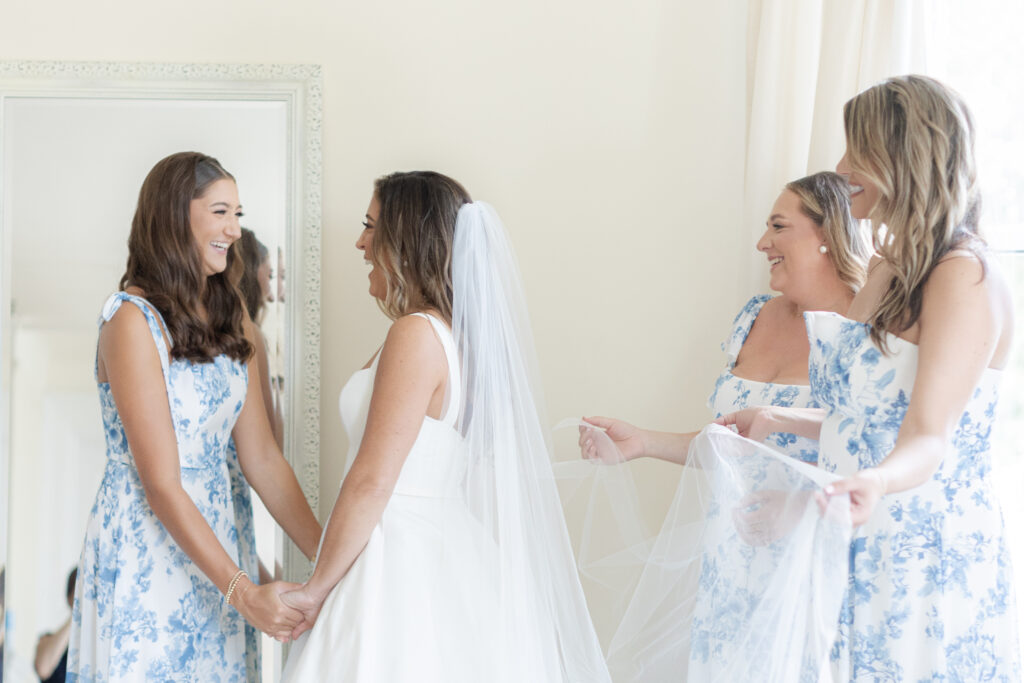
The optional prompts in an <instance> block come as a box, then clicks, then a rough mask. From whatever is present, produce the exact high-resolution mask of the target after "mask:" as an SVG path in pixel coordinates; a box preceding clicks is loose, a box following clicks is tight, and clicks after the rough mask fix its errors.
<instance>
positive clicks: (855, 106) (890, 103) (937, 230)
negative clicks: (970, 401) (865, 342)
mask: <svg viewBox="0 0 1024 683" xmlns="http://www.w3.org/2000/svg"><path fill="white" fill-rule="evenodd" d="M843 121H844V125H845V128H846V150H847V161H848V163H849V165H850V170H851V171H852V172H853V173H857V174H859V175H861V176H863V177H864V178H866V179H867V180H868V181H869V182H871V183H872V184H874V185H875V186H876V187H877V188H878V191H879V197H878V201H877V203H876V204H875V206H874V207H873V208H872V209H871V212H870V215H869V218H870V219H871V222H872V229H873V231H874V236H875V243H876V247H877V250H878V253H879V255H880V256H881V257H882V258H884V259H885V260H886V261H888V262H889V263H890V264H892V266H893V267H894V271H895V274H894V275H893V278H892V281H891V282H890V283H889V287H888V289H887V290H886V291H885V293H884V294H883V295H882V298H881V300H880V301H879V302H878V305H877V307H876V308H875V311H874V312H873V313H872V314H871V316H870V317H869V318H868V323H869V324H870V325H871V338H872V340H873V341H874V342H875V344H877V345H878V346H880V347H881V348H883V349H885V348H886V344H885V334H886V333H894V334H895V333H898V332H901V331H903V330H906V329H907V328H909V327H910V326H911V325H913V324H914V323H915V322H917V319H918V318H919V317H920V315H921V298H922V294H923V290H924V285H925V283H926V282H927V281H928V276H929V275H930V274H931V272H932V269H933V268H934V267H935V266H936V265H937V264H938V263H939V261H940V260H941V259H942V258H943V257H944V256H945V255H946V254H948V253H949V252H950V251H952V250H953V249H958V248H967V249H970V250H971V251H973V252H974V253H975V254H976V255H977V256H978V258H979V259H981V260H982V264H984V260H983V255H982V253H981V249H982V247H983V244H984V243H983V242H982V240H981V238H980V237H979V235H978V230H977V228H978V225H977V224H978V210H979V207H980V195H979V191H978V186H977V171H976V168H975V163H974V122H973V120H972V118H971V114H970V111H968V109H967V105H966V104H965V103H964V101H963V99H962V98H961V97H960V95H959V94H957V93H956V92H954V91H953V90H951V89H950V88H948V87H946V86H944V85H943V84H941V83H939V82H938V81H936V80H934V79H932V78H927V77H925V76H898V77H895V78H890V79H889V80H887V81H885V82H884V83H880V84H879V85H876V86H873V87H871V88H868V89H867V90H865V91H864V92H862V93H860V94H859V95H857V96H856V97H854V98H853V99H851V100H850V101H849V102H847V103H846V105H845V106H844V107H843Z"/></svg>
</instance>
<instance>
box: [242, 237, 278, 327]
mask: <svg viewBox="0 0 1024 683" xmlns="http://www.w3.org/2000/svg"><path fill="white" fill-rule="evenodd" d="M235 248H236V249H237V250H238V252H237V253H238V258H239V260H240V261H241V262H242V279H241V280H239V281H238V291H240V292H241V293H242V301H244V302H245V309H246V310H247V311H248V312H249V318H251V319H252V321H253V322H255V323H259V322H260V317H261V314H262V313H263V306H264V305H265V304H266V299H265V298H264V294H263V287H262V286H261V285H260V279H259V275H257V273H258V272H259V269H260V266H262V265H263V263H264V262H265V261H266V260H267V256H268V255H269V253H270V252H268V251H267V247H266V245H265V244H263V242H260V241H259V238H257V237H256V233H254V232H253V231H252V230H250V229H249V228H242V236H241V237H239V238H238V241H237V242H235Z"/></svg>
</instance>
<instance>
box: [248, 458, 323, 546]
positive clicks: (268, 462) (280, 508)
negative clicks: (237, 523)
mask: <svg viewBox="0 0 1024 683" xmlns="http://www.w3.org/2000/svg"><path fill="white" fill-rule="evenodd" d="M272 450H273V451H274V452H273V453H272V454H271V455H269V456H267V457H264V458H263V459H262V461H261V463H260V464H259V465H258V466H253V465H252V464H251V463H249V466H248V467H244V466H243V474H244V475H245V478H246V479H247V480H248V481H249V483H250V484H251V485H252V487H253V489H255V490H256V493H257V495H259V497H260V500H262V501H263V504H264V505H265V506H266V507H267V511H268V512H270V514H271V516H272V517H273V518H274V520H275V521H276V522H277V523H278V524H279V525H280V526H281V528H282V529H283V530H284V532H285V533H286V534H288V538H290V539H292V541H293V542H294V543H295V545H296V546H298V548H299V550H301V551H302V554H303V555H305V556H306V557H308V558H309V559H311V560H312V559H313V558H314V557H315V555H316V548H317V544H318V543H319V542H320V532H321V528H320V522H318V521H317V519H316V516H315V515H314V514H313V510H312V509H311V508H310V507H309V503H308V502H307V501H306V497H305V495H303V493H302V487H301V486H299V481H298V479H296V478H295V472H294V471H293V470H292V468H291V467H290V466H289V465H288V463H287V461H285V459H284V456H282V455H281V454H280V452H279V451H277V449H276V448H275V449H272Z"/></svg>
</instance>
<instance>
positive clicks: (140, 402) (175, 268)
mask: <svg viewBox="0 0 1024 683" xmlns="http://www.w3.org/2000/svg"><path fill="white" fill-rule="evenodd" d="M240 215H241V207H240V205H239V201H238V190H237V188H236V186H235V182H234V179H233V178H232V176H231V175H230V174H228V173H227V172H226V171H225V170H224V169H223V168H222V167H221V166H220V164H218V163H217V161H216V160H215V159H212V158H210V157H207V156H204V155H201V154H197V153H194V152H186V153H180V154H174V155H171V156H169V157H167V158H166V159H163V160H162V161H160V162H159V163H158V164H157V165H156V166H155V167H154V168H153V169H152V170H151V171H150V173H149V175H148V176H147V177H146V180H145V181H144V182H143V185H142V189H141V191H140V193H139V201H138V206H137V209H136V212H135V217H134V218H133V220H132V230H131V234H130V236H129V238H128V254H129V255H128V265H127V269H126V272H125V274H124V276H123V277H122V278H121V289H122V291H120V292H117V293H116V294H114V295H112V296H111V297H110V298H109V299H108V301H107V303H106V305H105V306H104V308H103V314H102V318H101V327H100V334H99V345H98V350H97V356H96V376H97V380H98V382H99V391H100V403H101V406H102V409H103V422H104V426H105V430H106V435H107V467H106V470H105V472H104V477H103V480H102V482H101V484H100V489H99V492H98V493H97V496H96V503H95V505H94V506H93V509H92V512H91V513H90V517H89V520H88V523H87V527H86V538H85V547H84V549H83V551H82V558H81V562H80V564H79V578H78V584H77V587H76V590H75V607H74V612H73V616H72V630H71V646H70V655H69V661H68V669H69V673H68V680H69V681H78V680H90V681H91V680H111V681H112V680H167V679H182V680H195V681H199V680H204V681H205V680H251V679H252V678H253V677H255V676H256V675H257V671H258V661H257V658H258V652H257V650H256V645H257V644H256V642H254V640H255V639H254V638H251V637H250V638H247V633H246V629H245V624H246V622H248V623H250V624H252V625H254V626H255V627H257V628H259V629H260V630H263V631H266V632H267V633H269V634H270V635H272V636H275V637H277V638H282V639H284V638H287V637H288V636H289V634H290V633H291V630H292V628H293V627H294V626H295V625H296V624H297V623H299V621H300V619H301V614H299V613H298V612H296V611H294V610H292V609H291V608H289V607H287V606H285V605H284V604H283V603H282V602H281V600H280V598H279V593H280V592H282V591H283V590H285V589H286V588H287V585H286V584H267V585H259V584H257V583H254V582H253V580H250V578H249V577H248V576H247V574H246V572H244V571H242V570H240V569H239V565H240V563H241V562H242V558H241V557H240V553H239V548H238V542H237V529H236V526H235V512H234V506H233V500H232V490H231V482H230V478H229V473H228V468H227V465H226V462H225V457H226V456H225V450H226V448H227V444H228V441H229V439H232V438H233V439H234V441H235V444H236V445H237V448H238V457H239V462H240V465H241V468H242V470H243V471H244V473H245V478H246V479H247V480H248V481H249V483H250V484H251V485H252V487H253V488H254V489H256V491H257V493H258V494H259V495H260V497H261V498H262V499H263V501H264V502H265V503H266V505H267V508H268V509H269V510H270V512H271V514H272V515H273V516H274V517H275V519H276V520H277V521H278V523H280V524H281V526H282V527H283V528H284V530H285V531H286V532H287V533H288V535H289V536H290V537H291V538H292V539H293V540H294V541H295V542H296V544H297V545H298V546H299V548H301V549H302V551H303V552H304V553H305V554H306V555H307V556H309V557H312V556H313V555H314V553H315V550H316V543H317V537H318V535H319V532H320V527H319V525H318V524H317V521H316V518H315V517H314V516H313V513H312V511H311V510H310V509H309V506H308V504H307V503H306V500H305V498H304V497H303V495H302V491H301V490H300V488H299V485H298V482H297V481H296V479H295V475H294V473H293V472H292V471H291V469H290V468H289V467H288V464H287V463H286V462H285V460H284V458H283V457H282V455H281V451H280V449H279V448H278V446H277V443H276V442H275V440H274V436H273V433H272V431H271V428H270V425H269V422H268V420H267V412H266V409H265V408H264V406H263V399H262V392H261V390H260V387H261V385H260V378H259V367H258V365H257V363H256V362H252V361H253V349H254V345H255V341H254V340H255V337H256V335H257V334H258V332H257V331H256V329H255V325H254V324H253V323H252V321H251V320H249V319H248V317H247V316H246V315H245V309H244V305H243V303H242V301H241V297H240V295H239V292H238V285H237V283H238V280H239V278H240V276H241V271H242V268H243V266H242V262H241V260H240V259H239V258H238V257H237V254H236V252H235V248H233V247H232V245H233V243H234V242H235V241H236V240H237V239H238V237H239V225H238V219H239V216H240ZM126 303H127V304H129V305H124V304H126ZM222 594H223V596H222Z"/></svg>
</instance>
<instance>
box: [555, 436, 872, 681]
mask: <svg viewBox="0 0 1024 683" xmlns="http://www.w3.org/2000/svg"><path fill="white" fill-rule="evenodd" d="M591 435H592V437H593V438H594V440H595V443H596V444H597V445H598V452H599V453H598V456H599V457H598V460H597V461H596V462H597V463H598V464H596V465H592V464H590V463H584V462H580V461H577V462H566V463H558V465H557V471H558V476H559V479H560V480H561V484H562V487H563V490H572V491H573V492H574V495H575V496H582V497H583V501H584V502H585V505H586V514H585V515H584V525H583V528H582V529H581V531H580V533H579V536H580V541H579V549H578V554H579V565H580V571H581V574H582V575H583V577H584V580H585V585H586V586H587V590H588V593H589V594H590V596H591V598H592V599H593V600H595V601H596V602H601V603H607V604H609V605H610V608H609V609H606V610H604V612H603V613H602V617H603V619H602V621H601V626H602V637H603V639H604V640H605V641H606V642H607V643H608V645H607V661H608V665H609V670H610V672H611V675H612V677H613V678H614V680H615V681H616V683H672V682H682V681H695V682H700V683H714V682H720V683H727V682H732V681H764V682H766V683H789V682H790V681H801V682H803V681H809V682H819V681H828V680H830V677H829V673H828V657H829V652H830V650H831V649H832V645H833V641H834V638H835V636H836V632H837V630H838V626H839V619H840V608H841V604H842V600H843V596H844V595H845V592H846V587H847V581H848V575H849V571H848V570H849V560H848V556H849V542H850V538H851V532H852V530H851V526H850V518H849V500H848V498H847V497H846V496H842V497H838V496H837V497H833V498H831V499H830V500H829V501H828V504H827V507H826V508H825V509H824V510H823V509H821V507H820V506H819V503H818V498H817V497H816V495H815V494H816V493H817V492H819V491H820V490H821V489H822V487H824V486H825V485H827V484H828V483H829V482H832V481H834V480H835V479H836V478H837V477H836V476H835V475H833V474H830V473H828V472H824V471H821V470H819V469H817V468H816V467H814V466H812V465H808V464H806V463H802V462H799V461H797V460H795V459H793V458H790V457H788V456H785V455H782V454H780V453H778V452H776V451H773V450H772V449H771V448H769V447H767V446H765V445H763V444H758V443H754V442H753V441H750V440H749V439H745V438H742V437H740V436H739V435H737V434H735V433H734V432H732V431H730V430H728V429H725V428H724V427H719V426H717V425H709V426H708V427H707V428H705V429H704V430H703V431H702V432H701V433H700V434H699V435H697V437H696V438H694V440H693V441H692V442H691V446H690V450H689V454H688V456H687V466H686V467H684V468H680V470H679V475H678V476H679V484H678V488H677V490H676V494H675V496H674V498H673V501H672V504H671V506H670V508H669V510H668V512H667V514H666V515H665V517H664V521H663V522H662V523H661V526H660V530H658V531H657V532H656V533H653V534H650V533H648V532H647V530H646V528H645V526H644V525H643V524H642V521H641V520H640V519H639V515H640V510H641V507H642V506H641V504H640V493H639V491H638V489H637V488H636V486H635V484H634V482H633V480H632V479H631V477H630V472H629V467H630V466H629V465H628V464H626V463H623V462H622V456H621V454H620V453H618V450H617V449H616V448H615V445H614V444H613V443H612V442H611V440H610V439H609V438H608V437H607V436H606V435H604V434H603V433H602V432H601V431H599V430H596V429H595V430H593V431H592V432H591ZM599 520H600V521H599Z"/></svg>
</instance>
